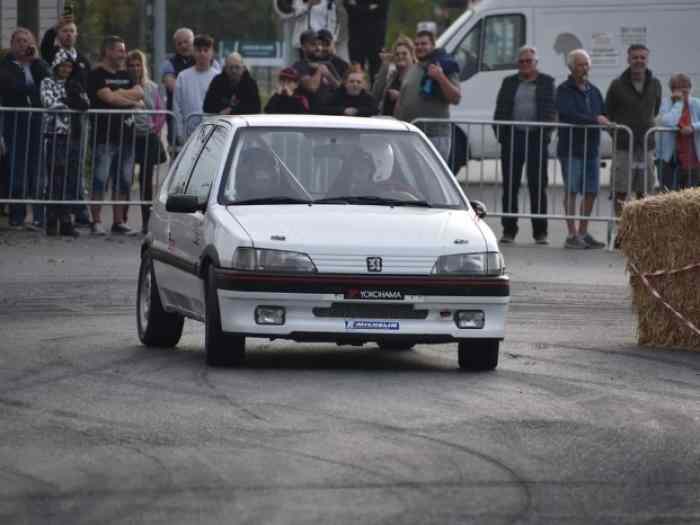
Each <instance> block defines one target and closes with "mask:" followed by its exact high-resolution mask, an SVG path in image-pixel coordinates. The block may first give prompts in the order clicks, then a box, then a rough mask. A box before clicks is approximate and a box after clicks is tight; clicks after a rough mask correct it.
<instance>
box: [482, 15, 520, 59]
mask: <svg viewBox="0 0 700 525" xmlns="http://www.w3.org/2000/svg"><path fill="white" fill-rule="evenodd" d="M483 42H484V43H483V57H482V60H481V63H482V69H500V70H502V69H515V68H516V67H517V66H516V61H517V58H518V49H520V47H521V46H523V45H524V44H525V17H524V16H523V15H518V14H509V15H496V16H490V17H488V18H487V19H486V24H485V30H484V39H483Z"/></svg>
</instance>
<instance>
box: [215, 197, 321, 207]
mask: <svg viewBox="0 0 700 525" xmlns="http://www.w3.org/2000/svg"><path fill="white" fill-rule="evenodd" d="M313 202H314V201H310V200H308V199H298V198H296V197H258V198H256V199H243V200H240V201H229V202H228V204H229V205H231V204H233V205H239V204H313Z"/></svg>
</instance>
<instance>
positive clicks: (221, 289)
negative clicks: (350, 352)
mask: <svg viewBox="0 0 700 525" xmlns="http://www.w3.org/2000/svg"><path fill="white" fill-rule="evenodd" d="M216 288H217V293H218V298H219V309H220V312H221V326H222V329H223V330H224V331H225V332H235V333H240V334H245V335H248V336H257V337H270V338H287V339H295V340H318V341H341V340H342V341H358V342H361V341H372V340H380V339H387V338H405V337H406V338H410V339H412V340H415V341H417V342H447V341H452V340H458V339H468V338H478V339H483V338H489V339H491V338H493V339H502V338H503V337H504V336H505V319H506V313H507V310H508V303H509V301H510V282H509V279H508V278H507V277H496V278H467V277H449V278H446V277H435V276H379V277H375V276H367V275H328V274H325V275H324V274H313V275H280V274H262V273H254V272H236V271H231V270H222V269H219V270H217V271H216ZM361 291H362V292H366V291H370V292H377V291H380V292H388V293H386V294H384V295H387V296H398V297H400V299H393V300H384V299H381V300H377V299H370V300H364V299H360V298H355V297H360V296H361V295H362V294H360V293H359V292H361ZM371 295H372V294H371ZM373 295H374V296H375V297H376V296H377V295H382V294H376V293H375V294H373ZM350 297H353V298H350ZM258 306H276V307H282V308H284V309H285V322H284V324H283V325H260V324H257V323H256V320H255V309H256V307H258ZM457 310H481V311H483V312H484V315H485V323H484V326H483V328H478V329H477V328H471V329H460V328H458V327H457V325H456V324H455V321H454V312H456V311H457Z"/></svg>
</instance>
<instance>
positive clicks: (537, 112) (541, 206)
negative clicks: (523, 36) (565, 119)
mask: <svg viewBox="0 0 700 525" xmlns="http://www.w3.org/2000/svg"><path fill="white" fill-rule="evenodd" d="M555 117H556V109H555V105H554V78H552V77H551V76H549V75H545V74H544V73H540V72H539V71H538V70H537V51H536V50H535V48H533V47H530V46H524V47H522V48H521V49H520V51H519V52H518V74H517V75H512V76H509V77H506V78H504V79H503V84H501V89H500V90H499V92H498V97H497V99H496V112H495V114H494V117H493V119H494V120H512V121H519V122H553V121H554V119H555ZM494 131H495V132H496V136H497V137H498V142H500V144H501V171H502V173H503V213H518V192H519V191H520V180H521V178H522V169H523V165H525V164H527V184H528V188H529V190H530V211H531V213H533V214H546V213H547V184H548V182H549V181H548V176H547V145H548V144H549V141H550V136H551V133H552V128H549V129H547V128H541V127H539V126H527V125H515V126H510V125H502V126H494ZM501 224H502V226H503V236H502V238H501V242H502V243H511V242H513V241H514V240H515V236H516V235H517V234H518V219H517V218H516V217H503V218H502V219H501ZM532 236H533V237H534V239H535V242H536V243H537V244H548V243H549V242H548V240H547V219H534V218H533V219H532Z"/></svg>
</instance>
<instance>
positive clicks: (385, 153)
mask: <svg viewBox="0 0 700 525" xmlns="http://www.w3.org/2000/svg"><path fill="white" fill-rule="evenodd" d="M372 138H373V139H374V141H373V142H367V143H364V144H362V149H363V151H364V152H365V153H366V154H367V155H368V156H369V157H370V158H371V159H372V163H373V164H374V170H373V172H372V175H371V178H370V180H371V181H372V182H374V183H375V184H376V183H380V182H384V181H387V180H389V179H390V178H391V174H392V172H393V171H394V148H393V147H392V146H391V144H389V143H388V142H382V141H381V139H379V137H372ZM377 139H379V140H377Z"/></svg>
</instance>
